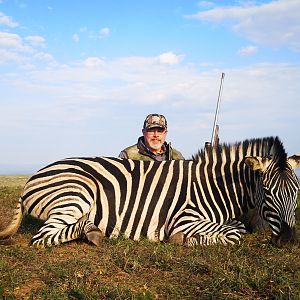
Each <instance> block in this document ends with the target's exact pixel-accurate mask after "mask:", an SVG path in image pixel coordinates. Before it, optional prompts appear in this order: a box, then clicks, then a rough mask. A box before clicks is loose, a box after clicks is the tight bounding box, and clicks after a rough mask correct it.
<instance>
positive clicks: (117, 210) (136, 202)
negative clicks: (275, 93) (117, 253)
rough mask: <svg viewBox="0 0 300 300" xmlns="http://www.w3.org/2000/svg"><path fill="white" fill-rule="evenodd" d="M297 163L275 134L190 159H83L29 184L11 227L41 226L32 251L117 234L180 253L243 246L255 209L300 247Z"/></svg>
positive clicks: (4, 234) (277, 238)
mask: <svg viewBox="0 0 300 300" xmlns="http://www.w3.org/2000/svg"><path fill="white" fill-rule="evenodd" d="M299 167H300V156H299V155H294V156H290V157H287V154H286V152H285V150H284V147H283V144H282V142H281V141H280V139H279V138H278V137H265V138H261V139H249V140H245V141H243V142H237V143H234V144H220V145H219V146H218V147H211V148H204V149H202V150H200V151H198V153H196V154H195V155H193V156H192V158H191V159H189V160H176V161H175V160H172V161H163V162H157V161H138V160H130V159H129V160H127V159H121V158H114V157H77V158H67V159H63V160H60V161H57V162H54V163H52V164H50V165H48V166H46V167H44V168H42V169H41V170H39V171H38V172H37V173H36V174H34V175H33V176H32V177H31V178H30V179H29V180H28V182H27V183H26V184H25V187H24V189H23V192H22V194H21V196H20V198H19V202H18V205H17V208H16V211H15V214H14V217H13V218H12V220H11V223H10V224H9V225H8V226H7V227H6V228H5V229H4V230H2V231H1V232H0V239H1V240H5V239H8V238H10V237H11V236H12V235H13V234H15V233H16V232H17V230H18V228H19V226H20V224H21V221H22V217H23V215H24V214H29V215H31V216H33V217H35V218H38V219H41V220H43V221H44V223H43V225H42V226H41V228H40V229H39V230H38V232H37V233H36V234H35V235H34V236H33V237H32V240H31V244H32V245H34V246H37V247H48V246H53V245H58V244H61V243H65V242H69V241H72V240H75V239H79V238H84V239H87V240H88V241H89V242H90V243H92V244H95V245H96V246H100V245H101V242H102V239H103V238H104V237H108V238H113V237H118V236H119V235H120V234H122V236H124V237H125V238H130V239H133V240H139V239H140V238H141V237H142V236H144V237H146V238H148V239H149V240H151V241H155V242H172V243H177V244H181V245H184V246H194V245H212V244H217V243H220V244H224V245H226V244H235V243H240V240H241V237H242V235H243V234H244V233H245V232H246V228H245V226H244V224H243V223H242V222H241V218H242V217H243V215H245V214H246V213H247V211H248V210H249V209H253V208H257V210H258V212H259V214H260V216H261V218H262V219H263V220H264V221H266V222H267V223H268V224H269V226H270V228H271V231H272V235H271V241H272V242H273V244H274V245H277V246H281V245H282V244H284V243H287V242H294V241H295V240H296V233H295V229H294V227H295V210H296V201H297V200H296V199H297V193H298V190H299V181H298V179H297V177H296V175H295V173H294V171H293V169H295V168H299Z"/></svg>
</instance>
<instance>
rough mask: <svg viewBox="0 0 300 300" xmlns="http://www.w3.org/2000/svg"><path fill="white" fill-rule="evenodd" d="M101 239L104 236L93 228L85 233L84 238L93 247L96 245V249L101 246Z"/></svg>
mask: <svg viewBox="0 0 300 300" xmlns="http://www.w3.org/2000/svg"><path fill="white" fill-rule="evenodd" d="M103 237H104V234H103V233H102V231H101V230H100V229H98V228H97V229H96V228H95V229H93V230H91V231H89V232H87V233H86V238H87V239H88V240H89V241H90V242H92V243H93V244H94V245H96V246H97V247H99V246H100V245H101V243H102V239H103Z"/></svg>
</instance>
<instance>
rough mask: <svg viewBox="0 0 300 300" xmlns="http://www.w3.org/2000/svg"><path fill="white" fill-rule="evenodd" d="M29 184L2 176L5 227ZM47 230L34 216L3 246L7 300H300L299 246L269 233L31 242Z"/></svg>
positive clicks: (1, 288) (1, 295)
mask: <svg viewBox="0 0 300 300" xmlns="http://www.w3.org/2000/svg"><path fill="white" fill-rule="evenodd" d="M26 179H27V178H26V177H25V176H17V177H14V176H9V177H8V176H0V204H1V205H0V224H1V225H2V227H3V226H4V224H7V222H8V221H9V220H10V218H11V215H12V212H13V208H14V207H15V205H16V202H17V199H18V197H19V195H20V193H21V191H22V185H23V184H24V183H25V181H26ZM297 219H298V220H299V219H300V211H299V209H298V210H297ZM298 223H299V222H298ZM39 225H40V224H39V222H37V221H36V220H34V219H32V218H30V217H26V218H25V219H24V220H23V223H22V226H21V228H20V230H19V232H18V233H17V234H16V235H15V237H14V238H13V239H12V240H10V242H9V244H6V245H0V299H53V300H54V299H55V300H56V299H243V300H244V299H246V300H247V299H249V300H250V299H295V300H296V299H300V256H299V246H291V245H290V246H286V247H284V248H274V247H272V246H271V245H270V244H269V232H263V233H254V234H248V235H245V236H244V238H243V241H242V243H241V245H234V246H226V247H224V246H211V247H195V248H184V247H181V246H177V245H171V244H164V243H160V244H159V243H152V242H149V241H147V240H142V241H140V242H134V241H131V240H124V239H122V238H119V239H114V240H108V239H105V240H104V242H103V245H102V246H101V247H95V246H93V245H91V244H88V243H87V242H85V241H74V242H70V243H67V244H64V245H61V246H57V247H52V248H47V249H36V248H33V247H29V246H28V243H29V241H30V239H31V237H32V235H33V234H34V232H36V231H37V229H38V228H39ZM297 226H298V227H297V231H298V233H299V228H300V226H299V224H298V225H297Z"/></svg>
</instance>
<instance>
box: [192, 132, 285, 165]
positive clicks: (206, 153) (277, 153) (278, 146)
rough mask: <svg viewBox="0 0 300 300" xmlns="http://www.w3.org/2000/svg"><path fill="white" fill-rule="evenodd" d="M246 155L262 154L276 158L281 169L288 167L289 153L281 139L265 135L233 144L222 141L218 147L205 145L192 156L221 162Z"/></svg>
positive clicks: (194, 158) (198, 159)
mask: <svg viewBox="0 0 300 300" xmlns="http://www.w3.org/2000/svg"><path fill="white" fill-rule="evenodd" d="M245 156H260V157H268V158H272V159H275V160H276V162H277V164H278V167H279V168H280V169H281V170H284V169H285V168H286V160H287V153H286V152H285V149H284V147H283V144H282V142H281V141H280V139H279V138H278V137H277V136H276V137H264V138H255V139H247V140H245V141H242V142H236V143H233V144H228V143H222V144H219V145H218V146H217V147H205V148H202V149H200V150H198V152H197V153H196V154H194V155H193V156H192V160H193V161H195V162H198V161H207V160H209V161H214V162H219V161H221V160H223V159H224V157H227V158H228V157H230V159H234V160H241V159H242V158H244V157H245Z"/></svg>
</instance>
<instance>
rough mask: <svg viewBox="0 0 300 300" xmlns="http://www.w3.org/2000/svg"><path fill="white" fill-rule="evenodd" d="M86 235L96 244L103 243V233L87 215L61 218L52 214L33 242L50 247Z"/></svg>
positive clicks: (39, 245)
mask: <svg viewBox="0 0 300 300" xmlns="http://www.w3.org/2000/svg"><path fill="white" fill-rule="evenodd" d="M83 236H86V237H87V239H88V240H89V241H91V242H92V243H93V244H95V245H96V246H99V245H100V244H101V240H102V238H103V236H104V235H103V233H102V232H101V231H100V229H99V228H98V227H96V226H95V225H94V224H93V223H92V222H91V221H89V220H87V219H86V217H84V218H81V219H80V220H77V219H76V218H74V217H71V216H65V215H64V217H63V218H61V215H59V216H57V215H52V216H51V217H50V218H49V219H48V220H47V221H46V222H45V223H44V225H43V226H42V227H41V228H40V230H39V231H38V233H37V234H36V235H35V236H34V237H33V238H32V240H31V244H32V245H34V246H37V247H45V246H47V247H50V246H53V245H58V244H61V243H65V242H69V241H72V240H75V239H78V238H82V237H83Z"/></svg>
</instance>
